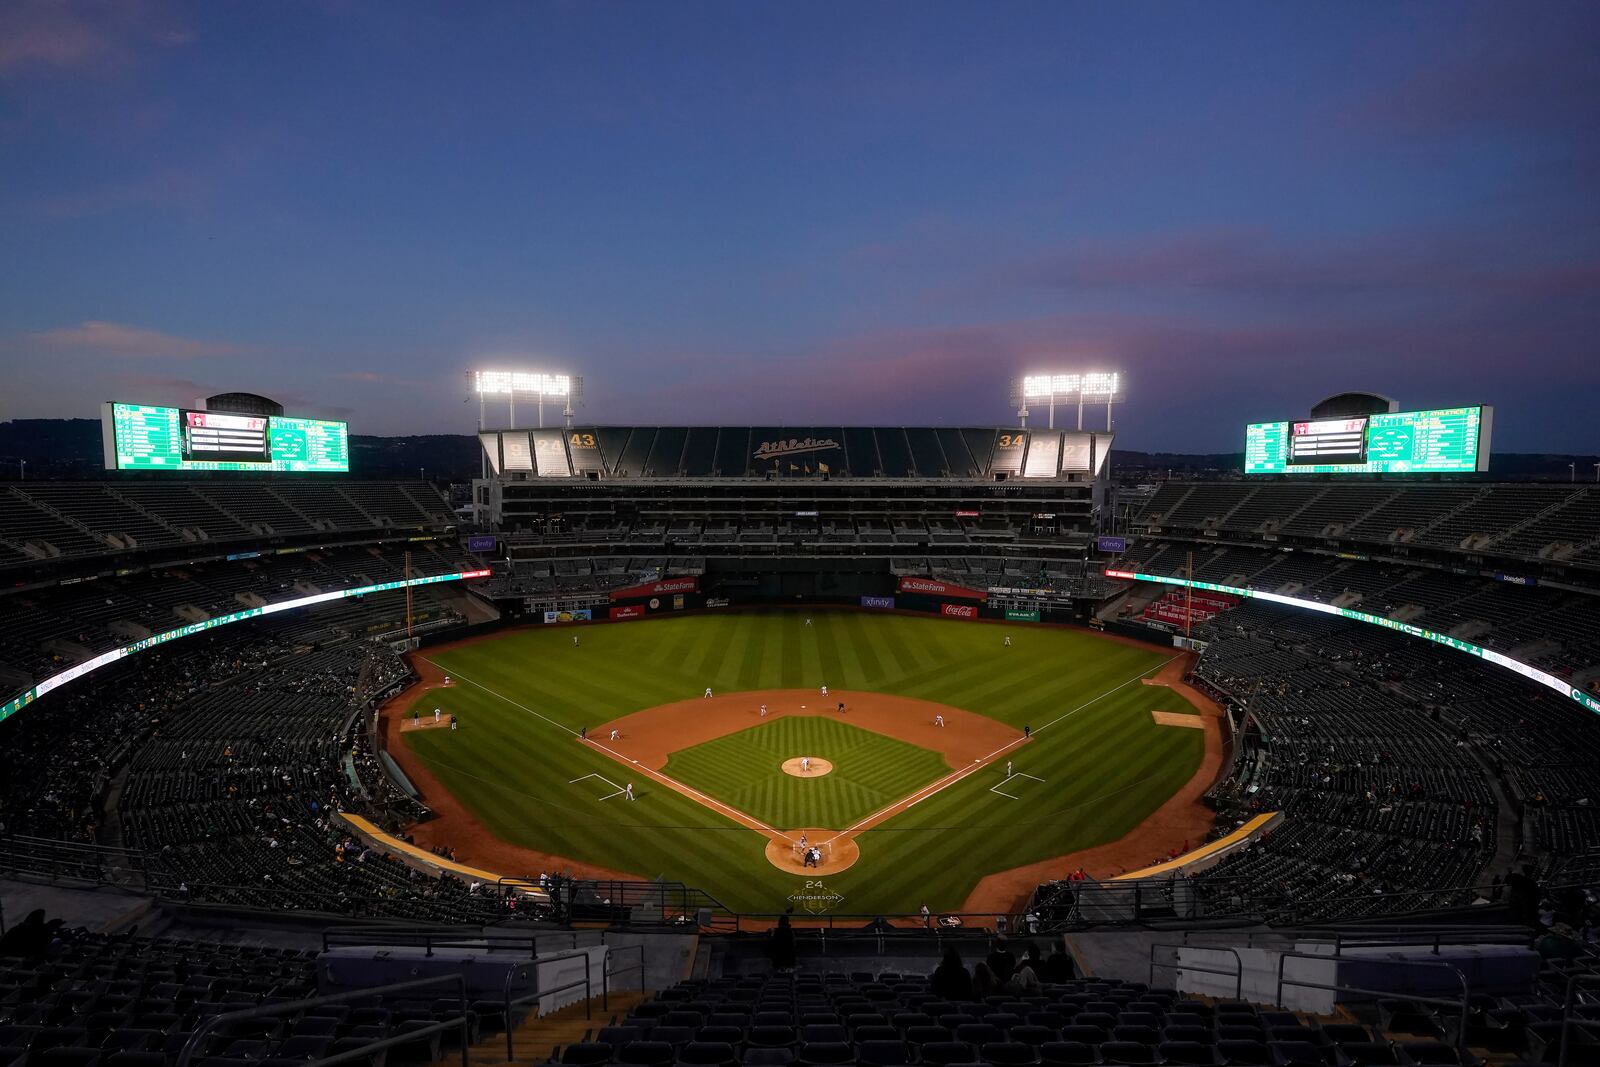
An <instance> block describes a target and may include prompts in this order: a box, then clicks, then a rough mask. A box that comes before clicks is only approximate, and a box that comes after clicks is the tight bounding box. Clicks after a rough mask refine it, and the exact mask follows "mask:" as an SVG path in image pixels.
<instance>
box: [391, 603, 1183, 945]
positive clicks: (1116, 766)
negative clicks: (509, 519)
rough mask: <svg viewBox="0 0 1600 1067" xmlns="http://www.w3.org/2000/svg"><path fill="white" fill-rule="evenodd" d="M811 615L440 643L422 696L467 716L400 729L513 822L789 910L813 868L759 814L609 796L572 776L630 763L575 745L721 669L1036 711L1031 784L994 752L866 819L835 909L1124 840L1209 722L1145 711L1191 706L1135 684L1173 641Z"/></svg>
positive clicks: (729, 898)
mask: <svg viewBox="0 0 1600 1067" xmlns="http://www.w3.org/2000/svg"><path fill="white" fill-rule="evenodd" d="M811 617H812V618H813V619H814V620H815V625H813V626H811V627H806V626H805V625H804V617H803V616H801V615H799V614H795V613H787V612H772V613H750V612H745V613H732V614H727V615H701V616H694V617H689V618H678V619H662V620H649V621H644V622H637V623H620V624H613V625H603V626H590V627H584V628H582V629H580V630H577V631H576V632H578V633H579V634H581V636H582V645H581V647H579V648H574V647H573V646H572V634H573V632H575V631H574V630H572V629H570V628H554V627H551V628H545V629H540V628H537V627H534V628H530V629H525V630H519V631H515V632H511V633H507V634H505V635H502V636H500V637H497V638H495V639H493V640H491V641H484V642H479V643H475V644H471V645H468V646H465V647H463V648H459V649H455V650H452V651H448V652H443V653H439V654H436V655H431V656H430V658H432V659H433V660H434V661H435V662H436V663H438V665H439V666H440V667H441V668H442V669H444V670H445V671H447V672H448V673H450V674H451V675H453V676H454V677H455V678H456V679H457V683H458V684H457V686H456V687H455V688H454V689H453V690H452V691H450V692H449V693H448V694H447V695H443V694H438V693H429V694H424V695H423V696H422V697H421V698H419V700H418V701H417V704H418V706H420V707H422V708H423V709H424V710H429V711H431V709H432V708H433V707H434V706H436V705H439V704H443V706H444V707H445V709H446V710H447V711H449V712H454V713H456V714H457V715H459V716H460V718H461V723H462V726H461V730H460V731H459V732H454V733H452V732H450V731H432V730H428V731H417V732H413V733H407V734H405V735H403V736H404V738H405V742H406V743H407V744H408V745H410V746H411V748H412V749H413V751H414V752H415V753H416V754H417V756H418V757H419V758H421V759H423V760H424V761H426V762H427V763H428V764H429V765H430V766H431V767H432V769H433V770H434V772H435V774H437V775H438V776H439V778H440V780H441V781H442V782H444V783H445V785H446V786H447V787H448V788H449V789H450V790H451V791H452V792H453V793H454V794H455V795H456V796H457V797H458V798H460V799H461V801H462V802H463V803H465V804H466V805H468V806H469V807H470V808H472V809H473V810H474V811H475V812H477V813H478V815H479V817H480V818H481V819H482V820H483V822H484V823H485V824H486V825H488V826H489V827H490V828H491V829H493V830H494V831H495V832H496V833H497V834H499V835H500V836H501V837H503V838H505V839H506V840H508V841H512V842H515V843H517V844H521V845H525V846H527V847H530V848H536V849H540V850H543V851H547V852H554V853H557V854H560V855H567V856H572V857H574V858H578V859H583V860H586V861H588V862H592V863H597V864H601V865H604V866H607V867H612V868H614V869H617V870H623V871H631V872H634V873H637V874H639V875H642V876H644V877H647V878H653V877H657V876H665V877H668V878H672V879H676V880H679V881H683V882H686V883H689V884H691V885H696V886H699V887H701V888H703V889H705V890H706V891H708V892H709V893H711V894H712V895H713V896H715V897H717V898H718V899H719V900H721V901H722V902H723V903H724V904H726V905H728V906H729V907H733V908H738V909H741V910H746V911H768V912H770V911H781V910H782V908H783V907H784V905H785V904H786V897H787V896H788V895H789V894H790V893H792V892H794V891H795V890H796V888H797V887H798V886H799V884H800V879H798V878H796V877H794V876H792V875H789V874H785V873H783V872H780V871H778V870H777V869H776V868H774V867H772V866H770V865H769V864H767V863H766V862H765V860H764V859H763V858H762V850H763V847H764V844H765V839H764V838H763V837H762V836H761V835H760V834H758V833H756V832H754V831H751V830H747V829H745V828H743V827H741V826H738V825H737V824H734V823H732V822H731V821H729V820H728V819H726V818H724V817H722V816H719V815H717V814H716V813H714V812H712V811H711V810H709V809H707V808H705V807H704V806H702V805H700V804H698V803H696V802H694V801H692V800H690V799H689V798H688V797H686V796H683V795H681V794H679V793H676V792H674V791H673V790H670V789H667V788H664V787H661V786H655V785H652V784H651V783H650V782H648V781H636V782H635V791H636V792H637V794H638V796H639V803H636V804H624V803H622V802H618V801H605V802H600V801H597V800H596V799H595V798H596V796H597V795H598V794H597V791H596V790H595V788H594V785H595V783H594V782H593V781H592V780H591V781H590V782H587V783H579V784H577V785H572V784H569V782H570V780H571V779H574V778H579V777H581V776H583V775H586V774H591V773H593V774H602V775H606V776H607V777H609V778H611V779H613V780H615V779H616V778H617V777H618V773H617V771H618V768H617V764H616V763H615V762H614V761H612V760H611V759H609V758H607V757H606V756H604V755H602V754H600V753H599V752H596V751H594V750H593V749H592V748H588V747H585V746H583V745H580V744H578V742H577V740H576V736H575V735H576V733H577V731H578V730H579V729H580V728H582V727H590V726H598V725H599V724H601V723H603V722H607V721H609V720H611V719H614V718H616V717H618V716H620V715H624V714H627V713H629V712H633V711H638V710H640V709H642V708H647V707H653V706H655V705H657V704H663V703H667V702H669V701H675V700H682V699H685V698H691V697H697V696H699V695H700V694H701V692H703V691H704V689H705V687H706V686H708V685H709V686H712V687H713V688H714V689H715V690H716V691H717V692H718V693H725V692H734V691H737V690H743V689H773V688H802V687H803V688H812V687H816V686H819V685H823V684H827V685H830V686H836V687H839V688H845V689H863V690H874V691H878V692H885V693H895V694H900V695H904V696H909V697H916V698H920V699H924V700H932V701H937V702H939V703H943V704H950V705H954V706H957V707H962V708H966V709H968V710H969V711H974V712H977V713H979V714H983V715H988V716H991V717H993V718H995V719H998V720H1000V721H1002V722H1005V723H1008V724H1010V725H1012V726H1014V727H1017V728H1019V729H1020V728H1021V727H1022V726H1023V724H1025V723H1026V724H1030V725H1032V726H1033V728H1034V740H1033V742H1032V743H1031V744H1029V745H1028V746H1026V748H1025V749H1024V750H1023V751H1022V753H1020V754H1019V757H1018V760H1017V770H1019V771H1023V772H1026V773H1029V774H1033V775H1037V776H1038V777H1040V778H1043V779H1045V781H1044V782H1043V783H1042V784H1041V783H1037V782H1033V781H1032V780H1031V779H1030V780H1026V781H1024V782H1022V783H1019V784H1018V785H1017V787H1016V788H1013V789H1011V790H1010V791H1012V792H1015V793H1016V794H1017V795H1018V796H1019V797H1021V799H1019V800H1012V799H1009V798H1007V797H1004V796H1001V795H1000V794H998V793H994V792H992V791H991V786H994V785H996V784H999V774H1000V773H1002V772H998V771H997V772H995V773H993V774H991V773H990V772H988V771H983V772H979V773H977V774H973V775H971V776H969V777H967V778H965V779H963V780H961V781H960V782H958V783H956V784H955V785H953V786H951V787H950V788H948V789H945V790H943V791H941V792H940V793H938V794H937V795H936V796H934V797H933V798H932V799H930V800H927V801H925V802H923V803H921V804H919V805H917V806H916V807H914V808H912V809H911V810H909V811H907V812H904V813H902V814H900V815H897V816H896V817H895V818H893V819H891V820H889V821H888V822H886V823H884V824H882V825H881V826H878V827H875V828H873V829H872V830H871V831H868V832H867V833H865V834H864V835H862V836H861V837H860V838H859V841H860V844H861V859H860V861H859V862H858V863H857V864H856V865H855V866H854V867H852V868H851V869H850V870H848V871H845V872H843V873H841V874H838V875H832V876H829V878H828V879H827V884H828V888H829V889H832V890H835V891H837V892H839V893H841V894H842V895H843V896H844V898H845V899H844V901H843V902H842V903H841V905H840V909H839V910H841V911H844V912H849V913H867V914H872V913H878V912H905V911H913V910H915V908H916V907H917V905H918V904H920V903H923V902H926V903H927V904H929V906H930V907H933V908H954V907H957V906H959V905H960V903H961V902H962V900H964V899H965V897H966V895H967V893H968V892H970V891H971V889H972V887H973V886H974V885H975V884H976V883H977V881H978V879H979V878H980V877H981V876H982V875H983V874H986V873H989V872H992V871H998V870H1004V869H1006V868H1009V867H1014V866H1017V865H1019V864H1023V863H1031V862H1034V861H1037V860H1041V859H1046V858H1049V857H1051V856H1056V855H1061V854H1063V853H1066V852H1071V851H1074V850H1076V849H1080V848H1085V847H1089V846H1092V845H1097V844H1102V843H1105V842H1107V841H1112V840H1115V839H1117V838H1119V837H1121V836H1122V835H1123V834H1125V833H1126V832H1127V831H1128V830H1130V829H1132V828H1133V827H1134V826H1136V825H1138V823H1139V822H1140V821H1142V820H1143V819H1144V818H1145V817H1146V816H1147V815H1148V814H1149V813H1150V812H1151V811H1153V810H1154V809H1155V808H1156V807H1158V806H1159V805H1160V804H1161V803H1162V801H1164V800H1165V799H1166V798H1167V797H1168V796H1170V795H1171V794H1172V793H1173V791H1174V790H1176V789H1177V788H1178V787H1179V786H1181V785H1182V784H1183V783H1184V782H1186V781H1187V780H1188V779H1189V778H1190V777H1191V776H1192V775H1193V773H1194V771H1195V769H1196V767H1197V766H1198V764H1199V761H1200V758H1201V755H1202V753H1203V750H1204V738H1203V735H1202V731H1199V730H1186V729H1182V728H1174V727H1163V726H1157V725H1156V724H1155V723H1154V722H1152V721H1151V719H1150V712H1151V711H1152V710H1163V711H1175V712H1186V711H1192V710H1193V709H1192V708H1190V707H1189V706H1188V705H1187V704H1186V703H1185V702H1184V701H1183V700H1182V698H1180V697H1179V696H1178V695H1177V694H1175V693H1173V692H1172V691H1171V690H1169V689H1166V688H1164V687H1158V686H1146V685H1141V684H1140V682H1139V678H1140V677H1141V676H1142V675H1147V674H1151V673H1153V672H1155V671H1156V670H1157V669H1159V668H1160V667H1161V665H1162V664H1163V663H1165V662H1166V661H1167V659H1168V658H1169V656H1168V655H1167V654H1165V653H1163V652H1162V651H1161V650H1159V649H1149V650H1146V649H1142V648H1136V647H1132V646H1128V645H1124V644H1120V643H1115V642H1112V641H1108V640H1105V639H1103V638H1100V637H1098V636H1096V635H1094V634H1092V633H1089V632H1087V631H1081V630H1065V629H1054V628H1045V627H1038V626H1029V625H1028V624H1025V623H1019V624H1016V625H1009V626H999V625H980V624H975V623H965V622H950V621H944V620H939V619H931V618H930V619H920V618H914V617H910V616H900V615H873V614H870V613H866V612H824V611H816V612H813V613H812V616H811ZM1006 634H1010V635H1011V637H1012V641H1013V645H1012V647H1010V648H1004V647H1002V638H1003V637H1004V636H1005V635H1006ZM784 721H787V720H777V721H776V722H774V723H772V724H769V725H773V726H776V725H779V724H780V723H781V722H784ZM817 754H818V755H827V753H817ZM829 758H832V757H831V756H829ZM773 773H774V775H776V776H777V777H780V778H782V777H787V776H784V775H783V774H782V772H781V771H778V770H777V769H776V768H774V769H773ZM701 788H703V786H702V787H701ZM705 791H706V792H713V791H712V790H710V789H706V790H705ZM909 791H910V790H909V789H908V790H906V792H909ZM602 792H603V790H602ZM719 795H720V792H719ZM731 802H732V801H730V803H731ZM751 814H756V813H755V812H751ZM786 821H788V820H780V822H786ZM803 822H804V821H803V820H802V823H803ZM507 873H537V872H507Z"/></svg>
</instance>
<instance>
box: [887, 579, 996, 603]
mask: <svg viewBox="0 0 1600 1067" xmlns="http://www.w3.org/2000/svg"><path fill="white" fill-rule="evenodd" d="M900 592H902V593H922V594H925V595H927V596H954V597H961V598H963V599H965V600H988V599H989V594H988V593H985V592H984V591H983V590H981V589H967V588H965V587H964V586H959V585H951V584H950V583H949V582H936V581H934V580H933V579H931V578H901V579H900Z"/></svg>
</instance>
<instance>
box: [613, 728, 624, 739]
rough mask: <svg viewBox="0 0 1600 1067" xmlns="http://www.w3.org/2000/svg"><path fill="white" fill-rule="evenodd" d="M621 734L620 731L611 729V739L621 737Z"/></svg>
mask: <svg viewBox="0 0 1600 1067" xmlns="http://www.w3.org/2000/svg"><path fill="white" fill-rule="evenodd" d="M621 736H622V735H621V734H620V733H618V732H617V731H616V730H612V731H611V740H613V741H615V740H616V739H617V738H619V737H621Z"/></svg>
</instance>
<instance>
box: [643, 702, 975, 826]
mask: <svg viewBox="0 0 1600 1067" xmlns="http://www.w3.org/2000/svg"><path fill="white" fill-rule="evenodd" d="M797 756H822V757H825V758H826V759H828V760H829V761H830V762H831V763H832V764H833V770H832V771H830V772H829V773H828V774H825V775H821V776H819V777H816V778H800V777H796V776H795V775H792V774H787V773H785V772H784V771H783V770H782V767H783V761H784V760H787V759H790V758H792V757H797ZM953 769H954V768H952V767H951V766H950V765H949V764H947V763H946V762H945V761H944V757H943V756H941V755H939V753H937V752H932V751H929V750H928V749H925V748H918V747H917V746H916V745H913V744H909V743H907V742H905V741H900V740H897V739H895V738H893V737H885V736H883V735H882V734H875V733H873V732H871V731H870V730H863V729H861V728H860V727H856V726H850V725H847V724H846V723H842V722H840V721H839V720H838V719H829V718H824V717H822V716H820V715H800V716H795V717H792V718H790V717H786V718H782V719H776V720H774V721H772V722H769V723H766V724H764V725H761V726H752V727H750V728H749V729H748V730H740V731H738V732H737V733H731V734H728V735H727V736H725V737H719V738H717V739H716V740H715V741H707V742H705V743H704V744H699V745H695V746H694V747H693V748H686V749H683V750H682V751H679V752H674V753H673V754H672V757H671V758H670V759H668V760H667V765H666V767H664V768H663V769H662V771H663V773H664V774H666V775H667V776H668V777H670V778H673V779H676V780H677V781H680V782H682V783H684V784H685V785H689V786H693V787H694V788H696V789H698V790H700V791H701V792H702V793H705V794H706V795H707V796H713V797H716V798H717V799H718V800H720V801H723V802H724V803H727V804H732V805H733V806H734V807H735V808H738V809H739V810H740V811H742V812H744V813H745V814H747V815H754V816H755V817H756V818H758V819H760V820H761V821H762V822H764V823H766V824H767V825H768V826H771V827H773V828H774V829H777V830H796V829H800V828H802V827H809V826H815V827H823V828H829V829H834V830H843V829H845V828H847V827H850V826H853V825H854V824H855V823H857V822H859V821H860V820H862V819H864V818H866V817H867V816H868V815H871V814H872V813H873V812H875V811H877V810H879V809H880V808H883V807H887V806H888V805H889V804H890V803H892V802H893V801H896V800H899V799H900V798H901V797H904V796H906V795H908V794H910V793H913V792H915V791H916V790H917V789H919V788H920V787H922V786H925V785H927V784H928V783H929V782H933V781H936V780H937V779H940V778H943V777H944V776H945V775H947V774H949V773H950V772H951V770H953Z"/></svg>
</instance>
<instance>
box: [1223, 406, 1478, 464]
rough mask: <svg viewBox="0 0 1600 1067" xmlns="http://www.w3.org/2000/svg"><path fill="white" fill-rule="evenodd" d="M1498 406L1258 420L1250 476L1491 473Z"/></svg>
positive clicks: (1250, 430) (1250, 433)
mask: <svg viewBox="0 0 1600 1067" xmlns="http://www.w3.org/2000/svg"><path fill="white" fill-rule="evenodd" d="M1493 414H1494V409H1493V408H1489V407H1465V408H1438V409H1435V410H1431V411H1392V412H1388V411H1383V412H1377V413H1375V414H1372V415H1357V416H1353V417H1350V418H1340V419H1308V420H1305V421H1301V422H1253V423H1251V424H1250V425H1249V426H1248V427H1247V428H1246V430H1245V443H1244V472H1245V473H1246V474H1460V473H1466V472H1470V471H1482V470H1488V469H1489V436H1490V427H1491V423H1492V420H1493Z"/></svg>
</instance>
